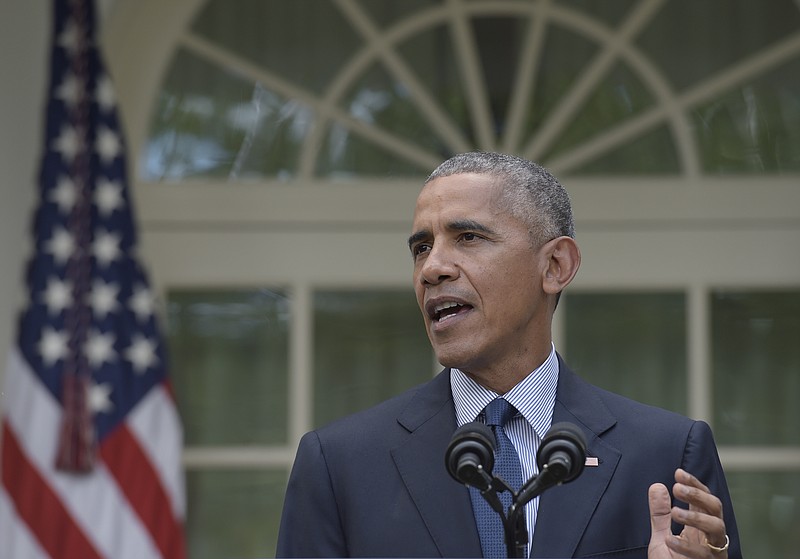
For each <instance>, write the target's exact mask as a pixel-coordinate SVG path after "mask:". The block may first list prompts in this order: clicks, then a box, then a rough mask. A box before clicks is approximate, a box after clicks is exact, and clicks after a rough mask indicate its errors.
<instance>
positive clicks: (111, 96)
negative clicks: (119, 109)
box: [94, 74, 117, 113]
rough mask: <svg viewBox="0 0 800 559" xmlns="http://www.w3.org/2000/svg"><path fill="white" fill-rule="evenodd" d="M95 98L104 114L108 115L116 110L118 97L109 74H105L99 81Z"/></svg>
mask: <svg viewBox="0 0 800 559" xmlns="http://www.w3.org/2000/svg"><path fill="white" fill-rule="evenodd" d="M94 98H95V100H96V101H97V104H98V105H99V106H100V110H102V111H103V112H105V113H108V112H110V111H111V109H113V108H114V104H115V103H116V101H117V96H116V94H115V93H114V85H113V84H112V83H111V79H110V78H109V77H108V74H103V75H102V76H101V77H99V78H98V79H97V90H96V91H95V95H94Z"/></svg>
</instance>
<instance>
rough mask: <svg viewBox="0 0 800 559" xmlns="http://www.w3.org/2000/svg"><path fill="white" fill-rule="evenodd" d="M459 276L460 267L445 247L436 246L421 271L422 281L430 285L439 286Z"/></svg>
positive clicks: (432, 248)
mask: <svg viewBox="0 0 800 559" xmlns="http://www.w3.org/2000/svg"><path fill="white" fill-rule="evenodd" d="M457 276H458V266H456V264H455V261H454V259H453V254H452V253H451V251H449V250H448V249H447V248H446V247H445V246H442V245H439V246H436V245H434V246H433V247H431V250H430V252H429V253H428V255H427V256H426V257H425V262H423V264H422V269H421V271H420V280H421V281H422V282H423V283H425V284H429V285H437V284H439V283H442V282H444V281H447V280H451V279H454V278H456V277H457Z"/></svg>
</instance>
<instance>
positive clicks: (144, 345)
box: [125, 334, 158, 375]
mask: <svg viewBox="0 0 800 559" xmlns="http://www.w3.org/2000/svg"><path fill="white" fill-rule="evenodd" d="M125 359H127V360H128V361H130V362H131V364H132V365H133V370H134V371H135V372H136V373H138V374H140V375H141V374H143V373H144V372H145V371H147V369H149V368H150V367H152V366H153V365H155V364H156V363H158V357H156V344H155V342H153V341H151V340H148V339H147V338H145V337H144V336H142V335H141V334H135V335H134V336H133V342H132V343H131V345H130V346H129V347H128V349H126V350H125Z"/></svg>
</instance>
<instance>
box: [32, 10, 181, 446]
mask: <svg viewBox="0 0 800 559" xmlns="http://www.w3.org/2000/svg"><path fill="white" fill-rule="evenodd" d="M86 12H87V14H86V16H85V17H84V19H83V20H80V19H76V18H75V17H70V16H71V14H70V11H69V9H68V7H67V4H66V3H63V2H58V3H56V10H55V14H54V15H55V19H54V25H55V31H56V37H57V40H56V41H55V42H54V45H53V50H52V53H51V56H52V64H51V75H50V85H49V90H48V100H47V116H46V130H45V138H44V157H43V161H42V167H41V175H40V182H39V184H40V200H39V206H38V210H37V212H36V216H35V220H34V239H35V253H34V256H33V258H32V260H31V262H30V265H29V268H28V277H27V282H28V286H29V303H28V308H27V309H26V310H25V311H24V313H23V315H22V317H21V324H20V329H19V332H20V338H19V345H20V348H21V350H22V352H23V354H24V356H25V357H26V359H27V361H28V362H29V363H30V364H31V365H32V367H33V369H34V371H35V374H36V375H37V376H38V377H39V378H40V379H41V380H42V382H43V383H44V385H45V386H46V387H47V388H48V390H49V391H50V392H51V393H52V394H53V396H54V397H55V398H56V399H58V400H59V401H60V402H62V404H63V403H64V402H63V397H64V389H65V381H66V379H67V378H68V377H69V375H77V376H81V375H82V376H83V378H85V380H86V388H87V392H88V393H87V394H86V395H85V397H86V406H87V408H88V412H89V413H90V417H91V420H92V424H93V427H94V431H95V436H96V440H97V442H100V441H102V439H103V438H104V437H105V436H106V435H108V434H109V433H110V432H111V431H112V430H113V429H114V428H115V427H116V426H117V425H118V424H119V423H120V422H121V421H123V419H124V418H125V415H126V414H127V413H128V412H129V411H130V410H131V409H132V408H133V407H134V406H135V405H136V403H137V402H138V401H139V400H140V399H141V398H142V397H143V396H144V395H145V394H147V393H148V391H149V390H151V389H152V388H153V387H154V386H155V385H157V384H159V383H160V382H162V381H163V380H164V378H165V374H166V367H165V365H166V363H165V351H164V347H163V345H162V343H161V337H160V335H159V332H158V325H157V323H156V318H155V315H154V297H153V294H152V292H151V291H150V288H149V286H148V281H147V278H146V275H145V272H144V270H143V268H142V267H141V266H140V265H139V263H138V261H137V255H136V245H137V239H136V236H135V231H134V215H133V210H132V207H131V199H130V195H129V192H128V184H127V174H126V164H125V159H124V157H123V154H124V140H123V137H122V134H121V130H120V122H119V118H118V114H117V111H116V108H115V106H116V99H115V95H114V91H113V88H112V86H111V80H110V79H109V76H108V75H107V74H106V72H105V70H104V68H103V64H102V60H101V58H100V54H99V52H98V49H97V47H96V45H95V43H94V42H93V28H94V21H93V18H94V14H93V11H92V10H86ZM81 396H83V395H81Z"/></svg>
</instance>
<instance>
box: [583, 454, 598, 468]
mask: <svg viewBox="0 0 800 559" xmlns="http://www.w3.org/2000/svg"><path fill="white" fill-rule="evenodd" d="M583 465H584V466H587V467H597V466H599V465H600V460H599V459H598V458H597V456H587V457H586V462H584V463H583Z"/></svg>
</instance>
